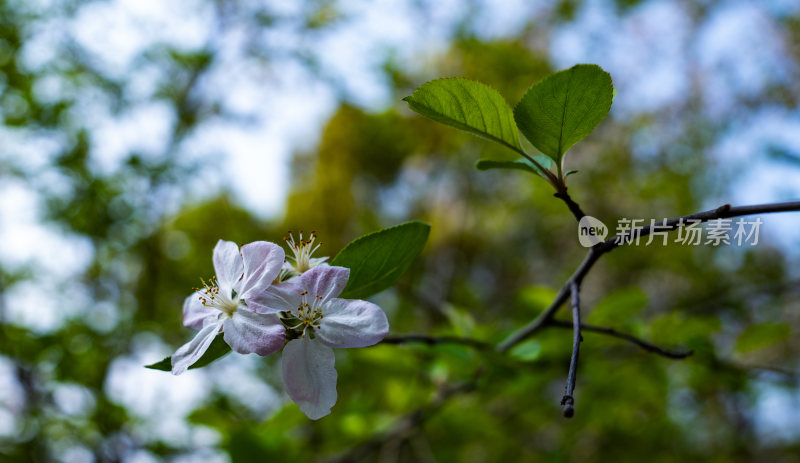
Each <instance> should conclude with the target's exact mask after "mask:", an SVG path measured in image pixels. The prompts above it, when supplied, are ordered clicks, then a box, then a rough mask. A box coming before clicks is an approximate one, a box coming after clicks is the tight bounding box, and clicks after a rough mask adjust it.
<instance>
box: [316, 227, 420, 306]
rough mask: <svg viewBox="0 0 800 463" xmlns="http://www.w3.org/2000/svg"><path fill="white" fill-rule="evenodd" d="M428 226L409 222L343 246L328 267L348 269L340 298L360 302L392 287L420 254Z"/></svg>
mask: <svg viewBox="0 0 800 463" xmlns="http://www.w3.org/2000/svg"><path fill="white" fill-rule="evenodd" d="M430 229H431V226H430V225H428V224H426V223H423V222H419V221H412V222H406V223H402V224H400V225H396V226H394V227H390V228H384V229H383V230H379V231H376V232H374V233H370V234H368V235H364V236H362V237H361V238H358V239H356V240H354V241H352V242H351V243H350V244H348V245H347V246H345V248H344V249H342V250H341V251H340V252H339V254H338V255H337V256H336V257H334V258H333V260H332V261H331V265H338V266H340V267H347V268H349V269H350V279H349V280H348V281H347V286H346V287H345V288H344V291H343V292H342V294H341V296H340V297H343V298H346V299H364V298H367V297H369V296H372V295H373V294H376V293H379V292H381V291H383V290H384V289H386V288H388V287H390V286H392V285H393V284H394V283H395V282H397V280H398V279H399V278H400V276H401V275H403V273H405V271H406V270H408V267H409V266H410V265H411V262H412V261H413V260H414V259H415V258H416V257H417V256H418V255H419V253H420V252H422V248H423V247H425V242H426V241H427V240H428V232H430Z"/></svg>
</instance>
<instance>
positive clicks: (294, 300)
mask: <svg viewBox="0 0 800 463" xmlns="http://www.w3.org/2000/svg"><path fill="white" fill-rule="evenodd" d="M301 291H302V289H301V288H300V286H298V285H297V284H295V283H294V282H284V283H278V284H276V285H272V286H270V287H269V288H267V289H265V290H264V291H260V292H257V293H254V294H252V295H251V296H250V297H249V298H248V299H247V308H248V309H250V310H253V311H256V312H259V313H277V312H281V311H284V310H295V309H297V308H298V307H299V306H300V302H301V298H300V292H301Z"/></svg>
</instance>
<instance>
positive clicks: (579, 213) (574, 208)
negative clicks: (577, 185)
mask: <svg viewBox="0 0 800 463" xmlns="http://www.w3.org/2000/svg"><path fill="white" fill-rule="evenodd" d="M553 196H555V197H556V198H558V199H560V200H562V201H564V204H566V205H567V207H568V208H569V211H570V212H572V215H573V216H575V220H577V221H578V222H580V221H581V219H582V218H584V217H585V216H586V214H585V213H584V212H583V210H581V206H579V205H578V203H576V202H575V201H573V199H572V197H571V196H570V195H569V193H567V187H564V189H563V190H561V191H559V192H558V193H555V194H554V195H553Z"/></svg>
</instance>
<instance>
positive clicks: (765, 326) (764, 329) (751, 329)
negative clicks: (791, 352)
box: [736, 323, 791, 353]
mask: <svg viewBox="0 0 800 463" xmlns="http://www.w3.org/2000/svg"><path fill="white" fill-rule="evenodd" d="M790 334H791V329H790V327H789V325H788V324H787V323H762V324H760V325H750V326H748V327H747V328H745V330H744V331H743V332H742V334H740V335H739V338H738V339H737V340H736V351H737V352H740V353H746V352H751V351H754V350H758V349H763V348H764V347H769V346H771V345H773V344H777V343H779V342H781V341H783V340H784V339H786V338H788V337H789V335H790Z"/></svg>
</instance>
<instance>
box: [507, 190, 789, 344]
mask: <svg viewBox="0 0 800 463" xmlns="http://www.w3.org/2000/svg"><path fill="white" fill-rule="evenodd" d="M798 211H800V201H789V202H784V203H770V204H757V205H752V206H739V207H731V205H730V204H725V205H723V206H721V207H718V208H716V209H711V210H708V211H704V212H698V213H695V214H689V215H684V216H681V217H675V218H672V219H669V220H667V222H666V224H664V223H660V224H656V226H658V227H659V228H660V229H665V230H675V229H676V228H678V226H679V225H680V224H683V223H686V222H687V221H689V220H693V221H694V220H699V221H700V222H708V221H709V220H714V219H724V218H730V217H741V216H745V215H753V214H770V213H776V212H798ZM662 227H666V228H662ZM652 232H653V227H652V226H650V225H647V226H642V227H637V228H635V229H633V230H632V231H630V232H628V233H623V234H620V235H616V236H613V237H611V238H609V239H607V240H605V241H603V242H601V243H598V244H596V245H595V246H594V247H592V248H591V249H589V252H588V253H587V254H586V257H585V258H584V259H583V262H582V263H581V265H580V266H579V267H578V269H577V270H576V271H575V273H573V274H572V276H571V277H570V278H569V280H567V282H566V283H565V284H564V286H562V287H561V290H560V291H559V292H558V294H557V295H556V298H555V299H554V300H553V302H552V304H550V306H549V307H548V308H547V309H545V311H544V312H542V313H541V314H540V315H539V316H538V317H537V318H536V319H534V320H533V321H531V322H530V323H528V324H527V325H525V326H523V327H522V328H520V329H519V330H517V331H515V332H514V333H512V334H511V336H509V337H508V338H506V339H505V340H504V341H503V342H501V343H500V344H498V346H497V350H498V351H500V352H506V351H507V350H509V349H511V348H512V347H514V346H515V345H517V344H519V343H520V342H522V341H524V340H525V339H527V338H528V337H530V336H531V335H533V334H534V333H536V332H537V331H539V330H540V329H542V327H544V325H545V324H546V323H547V322H548V321H550V320H551V319H552V318H553V314H555V313H556V311H557V310H558V309H559V307H561V305H562V304H563V303H564V302H565V301H566V300H567V296H568V295H569V293H570V287H571V286H572V284H573V283H575V284H576V285H577V286H578V287H580V284H581V282H582V281H583V278H584V277H585V276H586V274H588V273H589V270H591V269H592V266H594V264H595V262H597V260H598V259H600V257H601V256H602V255H603V254H605V253H607V252H610V251H612V250H614V249H615V248H617V247H619V246H621V245H622V244H623V243H624V242H625V240H624V238H627V237H630V236H636V235H638V236H640V237H641V236H647V235H649V234H650V233H652Z"/></svg>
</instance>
